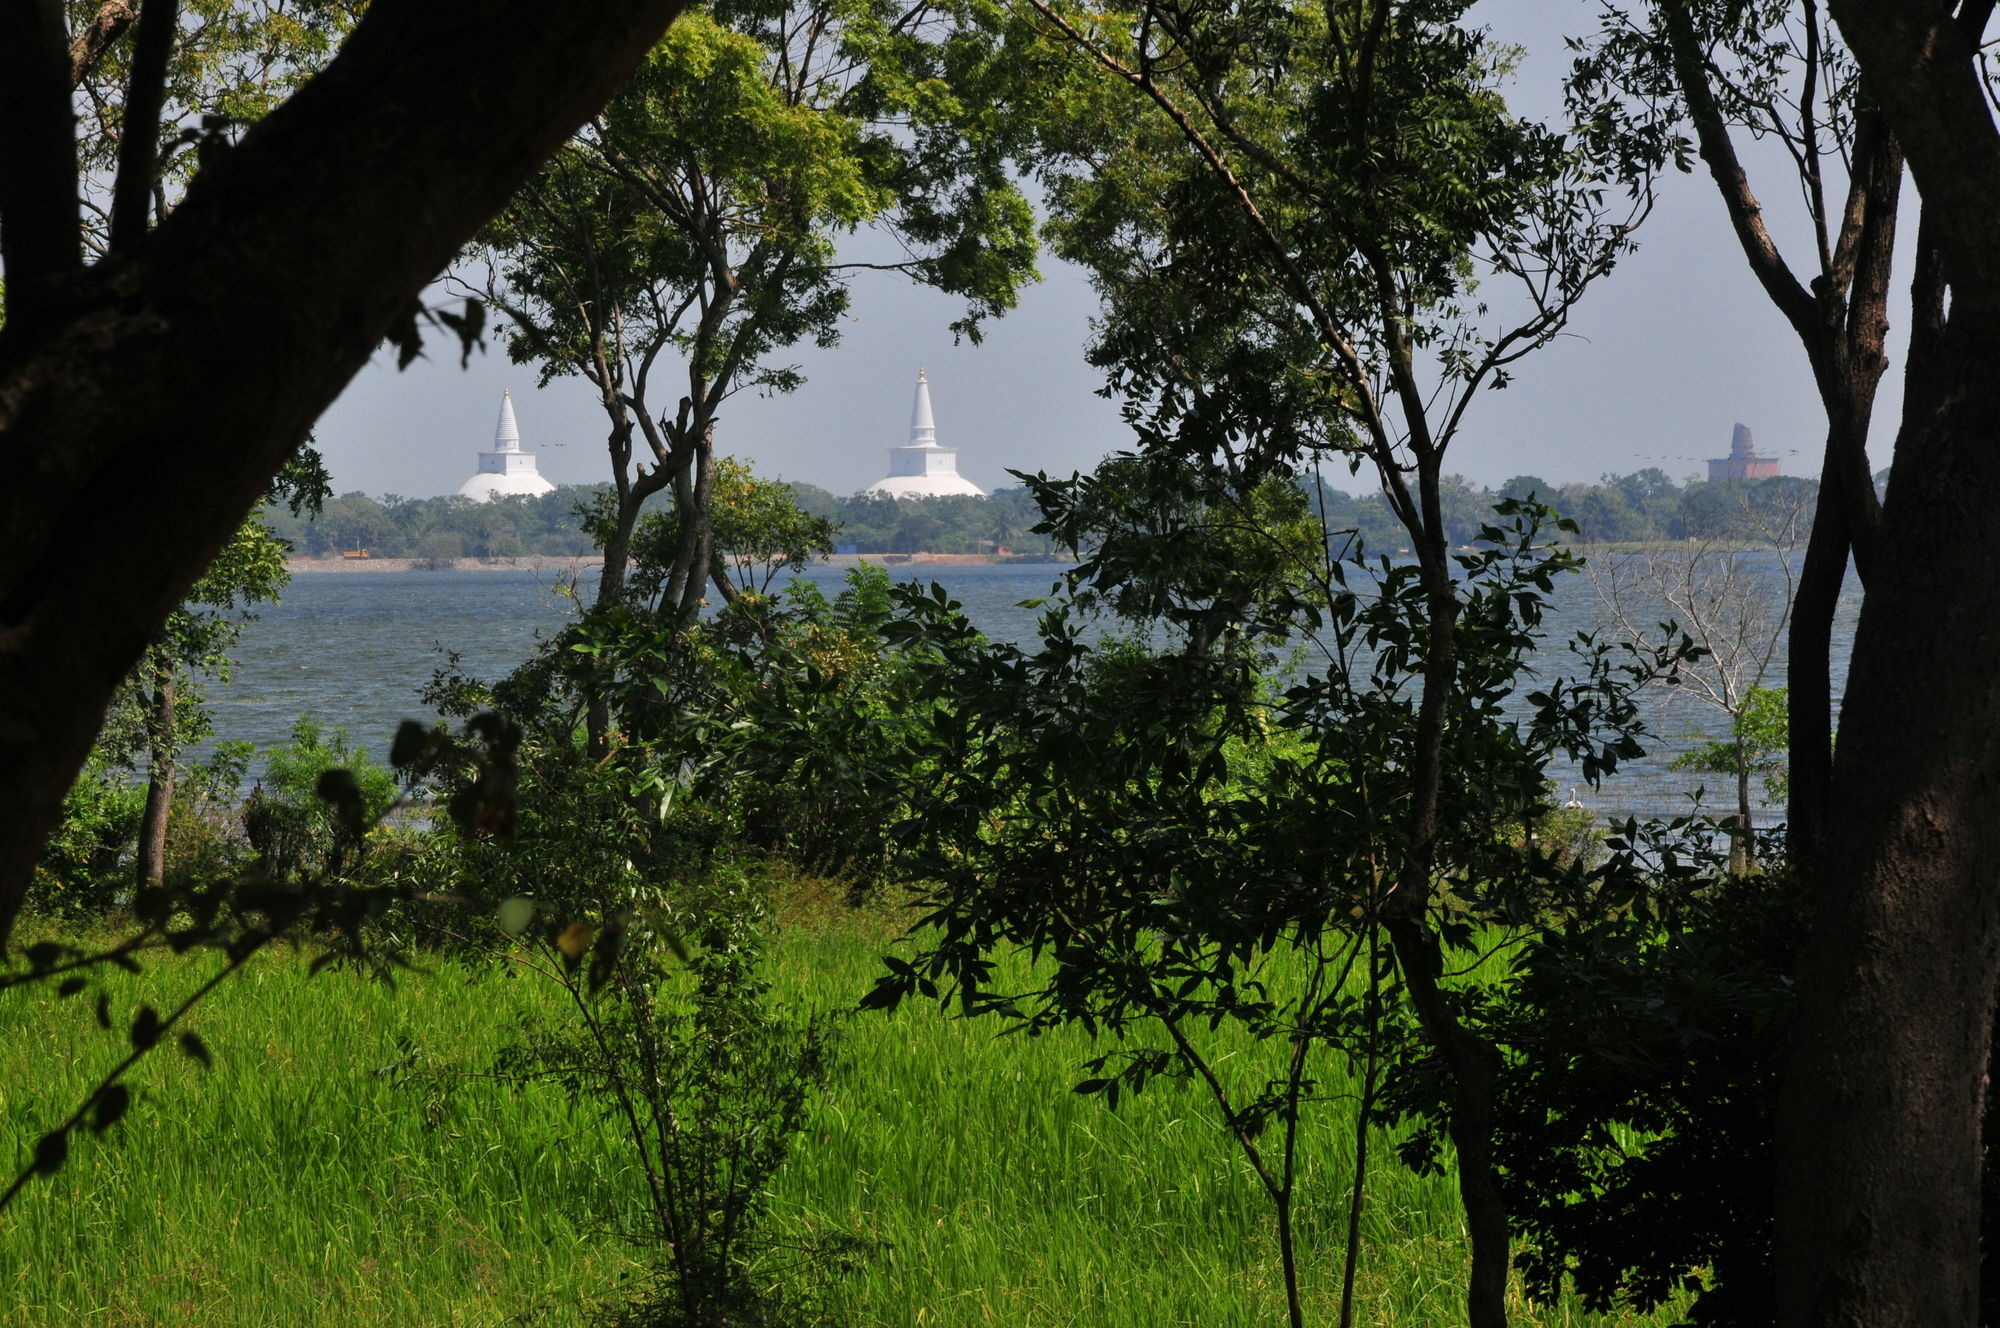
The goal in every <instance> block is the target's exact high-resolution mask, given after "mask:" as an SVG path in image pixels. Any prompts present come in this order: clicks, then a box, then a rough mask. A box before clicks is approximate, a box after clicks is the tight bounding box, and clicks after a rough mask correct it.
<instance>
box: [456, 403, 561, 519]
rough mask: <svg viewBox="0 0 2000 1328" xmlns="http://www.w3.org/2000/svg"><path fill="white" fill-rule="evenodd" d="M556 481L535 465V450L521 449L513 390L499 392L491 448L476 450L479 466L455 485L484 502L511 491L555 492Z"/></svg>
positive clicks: (531, 493)
mask: <svg viewBox="0 0 2000 1328" xmlns="http://www.w3.org/2000/svg"><path fill="white" fill-rule="evenodd" d="M555 487H556V486H555V485H553V484H551V483H550V482H549V481H548V480H546V479H544V478H543V477H542V474H541V472H540V471H539V470H537V469H536V468H535V454H534V453H533V452H528V451H524V450H522V447H521V426H520V425H519V424H517V423H515V422H514V394H513V393H512V392H505V391H503V392H502V393H501V394H500V419H499V422H498V423H496V424H495V425H494V426H493V449H492V450H491V451H488V452H481V453H480V454H479V469H478V470H477V471H475V472H473V476H472V478H471V479H469V480H467V481H466V482H465V483H463V484H461V485H459V486H458V491H459V493H460V494H461V495H462V496H464V497H467V498H475V499H477V500H479V501H480V502H482V503H483V502H485V501H487V500H488V499H491V498H500V497H506V496H509V495H513V494H529V495H534V494H543V493H553V492H555Z"/></svg>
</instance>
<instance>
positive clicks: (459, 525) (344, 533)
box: [267, 469, 1819, 561]
mask: <svg viewBox="0 0 2000 1328" xmlns="http://www.w3.org/2000/svg"><path fill="white" fill-rule="evenodd" d="M1304 484H1305V488H1306V492H1307V494H1308V496H1314V495H1317V497H1316V500H1315V502H1314V508H1315V510H1316V511H1317V512H1318V513H1319V514H1320V515H1321V516H1323V518H1324V519H1325V521H1326V524H1327V528H1328V529H1329V530H1331V531H1334V532H1345V531H1350V530H1351V531H1355V532H1358V533H1359V535H1360V537H1361V539H1362V541H1363V543H1364V545H1365V546H1366V547H1367V548H1369V549H1373V550H1378V551H1382V552H1393V551H1395V550H1398V549H1400V548H1402V547H1403V545H1404V544H1406V543H1407V542H1408V540H1407V536H1406V535H1404V534H1403V531H1402V527H1401V525H1400V524H1399V523H1398V522H1397V520H1396V516H1395V514H1394V513H1393V512H1392V511H1391V510H1390V509H1389V506H1388V504H1387V503H1386V502H1384V501H1383V499H1382V496H1381V495H1380V494H1379V493H1369V494H1362V495H1358V496H1357V495H1354V494H1350V493H1348V492H1346V491H1345V490H1342V489H1338V488H1335V487H1334V486H1333V485H1331V484H1328V483H1325V482H1323V481H1320V480H1316V479H1314V478H1312V477H1310V476H1308V477H1307V478H1306V479H1305V481H1304ZM788 487H789V488H790V489H791V491H792V494H793V498H794V500H795V501H796V502H797V503H798V505H799V507H800V509H801V510H803V511H805V512H807V513H808V514H810V515H812V516H818V517H825V518H827V519H828V520H830V521H833V522H834V523H835V524H836V526H837V527H838V530H837V533H836V534H835V536H834V547H835V548H836V549H837V550H839V551H840V552H843V553H1001V552H1004V553H1012V554H1038V555H1046V554H1052V553H1054V552H1056V546H1055V542H1054V541H1053V540H1052V539H1051V537H1049V536H1047V535H1044V534H1037V533H1035V530H1034V527H1035V526H1036V524H1037V523H1038V522H1039V521H1040V519H1041V518H1040V516H1039V515H1038V513H1037V512H1036V510H1035V504H1034V500H1033V498H1032V497H1031V496H1030V494H1029V491H1028V490H1026V489H1022V488H1011V489H1000V490H997V491H995V492H994V493H993V494H992V495H990V496H989V497H986V498H971V497H948V498H880V497H869V496H867V495H865V494H853V495H850V496H848V497H844V498H843V497H837V496H835V495H834V494H832V493H830V492H828V491H827V490H825V489H822V488H820V487H819V486H817V485H814V484H805V483H801V482H798V481H792V482H791V483H790V484H789V486H788ZM606 488H607V486H605V485H601V484H571V485H564V486H562V487H561V488H558V489H557V490H555V491H554V492H553V493H548V494H544V495H542V496H540V497H532V498H531V497H512V498H499V499H495V500H494V501H492V502H475V501H474V500H472V499H470V498H463V497H460V496H459V495H457V494H448V495H445V496H442V497H437V498H406V497H403V496H401V495H399V494H385V495H384V496H382V497H380V498H370V497H369V496H367V495H366V494H363V493H346V494H342V495H341V496H340V497H338V498H331V499H328V500H327V503H326V509H325V511H324V512H322V513H321V514H320V516H319V517H318V518H317V519H316V520H315V519H311V518H309V517H299V516H293V515H292V514H291V513H289V512H286V511H284V510H282V509H279V510H277V511H275V512H272V513H271V514H270V515H269V516H268V518H267V520H268V522H269V524H270V525H271V528H272V530H273V532H274V533H275V534H277V535H278V536H279V538H281V539H284V540H287V541H289V542H290V543H291V545H292V547H293V549H294V550H295V551H296V552H297V553H299V554H301V555H304V556H306V557H311V558H331V557H335V556H337V555H338V554H341V553H344V552H352V551H355V550H360V549H366V550H368V552H369V554H370V555H371V556H373V557H376V558H427V559H436V560H439V561H446V560H456V559H460V558H473V559H478V558H509V557H523V556H529V555H540V556H546V557H582V556H587V555H589V554H593V553H596V552H597V551H598V550H597V547H596V545H595V543H594V542H593V541H592V539H591V537H590V535H589V534H587V533H586V532H585V530H584V528H583V526H582V524H581V522H580V519H579V512H580V510H582V509H584V508H587V507H588V506H589V505H590V504H591V503H592V502H593V501H595V500H596V498H597V496H598V494H599V493H601V492H603V491H605V490H606ZM1818 495H1819V484H1818V482H1817V481H1816V480H1811V479H1804V478H1800V477H1796V476H1789V475H1784V476H1779V477H1778V478H1776V479H1769V480H1755V481H1735V480H1701V479H1689V480H1687V481H1686V482H1685V483H1679V484H1677V483H1675V482H1674V481H1673V480H1672V479H1671V478H1670V477H1668V475H1667V474H1666V473H1665V472H1664V471H1661V470H1658V469H1647V470H1641V471H1636V472H1634V473H1632V474H1630V475H1607V476H1605V477H1604V478H1603V479H1602V480H1601V481H1599V482H1598V483H1596V484H1578V483H1571V484H1552V483H1550V482H1549V481H1547V480H1544V479H1542V478H1540V477H1539V476H1536V475H1517V476H1515V477H1514V478H1512V479H1510V480H1508V481H1507V482H1506V483H1504V484H1502V485H1500V486H1499V487H1498V488H1487V487H1485V486H1483V485H1479V484H1475V483H1473V482H1472V481H1470V480H1468V479H1466V478H1465V477H1464V476H1462V475H1451V476H1447V477H1445V479H1444V480H1443V482H1442V484H1441V486H1440V499H1441V501H1442V505H1443V508H1444V520H1445V525H1446V528H1447V530H1448V531H1449V533H1450V538H1451V541H1452V542H1453V543H1454V544H1469V543H1471V542H1472V541H1473V540H1474V539H1476V538H1477V537H1478V534H1479V528H1480V526H1481V525H1482V524H1483V523H1485V522H1487V521H1489V520H1490V519H1491V516H1492V510H1493V504H1494V503H1496V502H1499V501H1500V500H1501V499H1503V498H1530V497H1539V498H1540V499H1541V501H1543V502H1546V503H1548V504H1549V505H1550V506H1552V507H1554V508H1555V509H1556V510H1557V511H1559V512H1561V513H1562V514H1563V515H1564V516H1566V517H1569V518H1571V519H1572V520H1574V521H1576V522H1577V524H1578V525H1579V526H1580V527H1581V528H1582V536H1583V540H1584V542H1586V543H1592V544H1622V543H1647V542H1658V541H1669V540H1680V541H1684V540H1721V541H1730V542H1740V543H1749V544H1762V543H1779V544H1785V545H1790V544H1792V543H1795V542H1797V541H1796V540H1795V539H1794V538H1793V535H1794V534H1798V535H1801V536H1802V533H1803V532H1804V531H1805V530H1806V529H1807V528H1808V527H1809V526H1810V523H1811V521H1812V515H1813V512H1814V509H1815V507H1816V505H1817V501H1818Z"/></svg>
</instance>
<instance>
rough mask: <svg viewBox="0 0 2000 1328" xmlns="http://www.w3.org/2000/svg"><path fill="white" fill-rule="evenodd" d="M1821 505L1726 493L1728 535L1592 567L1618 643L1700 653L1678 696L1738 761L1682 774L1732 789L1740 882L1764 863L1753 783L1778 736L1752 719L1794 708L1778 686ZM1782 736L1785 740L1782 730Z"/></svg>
mask: <svg viewBox="0 0 2000 1328" xmlns="http://www.w3.org/2000/svg"><path fill="white" fill-rule="evenodd" d="M1813 496H1814V495H1813V494H1812V493H1811V492H1810V491H1808V490H1806V489H1803V488H1800V487H1797V486H1791V485H1773V484H1769V483H1767V484H1765V485H1759V486H1756V487H1755V488H1751V487H1748V486H1744V485H1741V484H1730V485H1727V486H1721V487H1720V488H1719V499H1720V500H1722V501H1725V502H1726V509H1725V512H1724V514H1723V519H1724V520H1725V521H1726V522H1727V527H1728V531H1729V533H1728V534H1725V535H1724V536H1722V537H1720V538H1717V537H1709V538H1701V539H1696V540H1693V541H1691V542H1690V544H1689V545H1688V547H1686V548H1685V549H1677V550H1674V551H1671V552H1653V553H1643V554H1604V555H1600V556H1598V557H1595V558H1592V559H1591V560H1590V563H1589V565H1588V570H1589V573H1590V579H1591V583H1592V585H1593V586H1594V587H1595V588H1596V590H1597V594H1598V600H1599V603H1600V605H1601V606H1602V609H1603V614H1604V617H1605V619H1606V620H1607V621H1608V623H1609V624H1610V625H1611V627H1612V628H1613V630H1615V631H1616V632H1617V633H1618V634H1619V635H1621V636H1622V637H1624V638H1625V639H1627V640H1629V641H1631V642H1633V643H1634V644H1636V645H1638V646H1639V647H1640V648H1641V649H1651V648H1654V647H1657V646H1658V645H1660V644H1663V643H1664V642H1665V641H1666V640H1668V639H1671V638H1672V637H1674V636H1678V635H1682V634H1685V635H1686V636H1688V637H1689V638H1690V639H1692V640H1693V641H1694V643H1695V644H1696V645H1697V646H1699V647H1700V649H1701V658H1700V659H1699V660H1698V661H1696V662H1694V663H1691V664H1690V665H1689V666H1688V667H1686V668H1683V669H1679V670H1676V672H1675V674H1674V677H1673V679H1672V681H1673V683H1674V684H1675V685H1676V686H1677V687H1678V689H1679V694H1680V695H1683V696H1687V697H1690V698H1693V699H1694V700H1696V701H1697V702H1699V703H1700V704H1702V705H1705V706H1708V707H1711V708H1713V709H1715V710H1718V711H1720V712H1721V713H1722V715H1723V717H1724V719H1725V722H1726V723H1727V724H1728V726H1729V732H1730V733H1731V735H1733V736H1732V737H1730V738H1729V739H1727V740H1726V741H1725V742H1724V743H1723V744H1721V745H1722V746H1724V747H1727V748H1728V749H1729V751H1730V752H1732V753H1734V755H1731V756H1729V757H1728V758H1727V759H1723V760H1721V761H1720V762H1719V763H1718V762H1717V761H1716V759H1715V754H1716V750H1717V749H1716V748H1714V747H1710V748H1704V749H1703V751H1702V752H1700V753H1697V754H1696V756H1697V758H1698V759H1697V760H1696V761H1695V762H1694V763H1691V764H1689V765H1686V766H1683V767H1681V768H1684V769H1695V770H1715V771H1717V772H1718V773H1723V774H1728V775H1731V776H1733V777H1734V778H1733V781H1732V782H1733V783H1734V785H1735V795H1736V799H1735V800H1736V813H1735V815H1734V816H1733V817H1732V818H1731V820H1730V824H1729V833H1730V841H1731V845H1732V848H1731V851H1730V870H1732V871H1734V872H1736V873H1737V874H1739V875H1740V874H1742V873H1744V872H1747V871H1749V870H1750V869H1751V867H1752V865H1753V863H1754V857H1755V837H1754V833H1753V832H1754V824H1753V818H1752V807H1751V801H1752V799H1751V788H1750V781H1751V777H1752V776H1753V775H1755V774H1756V773H1757V771H1758V770H1759V769H1760V768H1762V767H1763V764H1764V761H1765V759H1766V758H1764V757H1762V756H1756V755H1755V754H1754V750H1753V749H1754V748H1755V747H1756V745H1757V743H1758V742H1761V741H1763V740H1765V739H1767V738H1768V737H1769V735H1770V732H1771V729H1770V724H1769V719H1768V716H1766V717H1765V718H1764V719H1762V720H1760V721H1756V722H1754V723H1753V721H1752V720H1751V715H1752V712H1753V711H1758V710H1759V708H1760V707H1768V706H1769V704H1770V702H1771V699H1772V698H1773V697H1777V698H1779V699H1780V700H1781V701H1782V700H1783V699H1784V697H1785V693H1784V691H1783V690H1782V689H1777V690H1773V689H1772V687H1771V686H1770V683H1771V680H1772V679H1773V678H1774V677H1775V676H1776V675H1777V673H1778V669H1779V663H1780V659H1781V652H1782V647H1783V646H1784V643H1785V640H1786V635H1787V633H1786V628H1787V626H1788V624H1789V621H1790V615H1791V608H1792V603H1793V598H1794V591H1795V587H1796V582H1797V578H1798V575H1799V566H1800V558H1799V550H1800V546H1801V545H1802V544H1803V543H1804V541H1805V537H1806V532H1807V531H1808V530H1810V529H1811V527H1812V513H1813V501H1812V500H1813ZM1743 530H1754V531H1755V532H1757V534H1758V535H1759V537H1760V539H1759V543H1761V544H1763V545H1765V546H1766V548H1760V549H1752V550H1745V549H1743V548H1742V547H1740V545H1741V541H1740V540H1739V539H1736V538H1733V536H1734V535H1735V533H1736V532H1739V531H1743ZM1663 619H1664V621H1663ZM1760 713H1761V712H1760ZM1752 727H1754V728H1756V730H1757V736H1756V737H1755V738H1753V737H1751V736H1750V729H1751V728H1752ZM1776 731H1777V732H1778V733H1779V734H1780V735H1783V734H1785V732H1786V730H1785V728H1784V726H1783V725H1779V726H1778V728H1777V730H1776Z"/></svg>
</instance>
